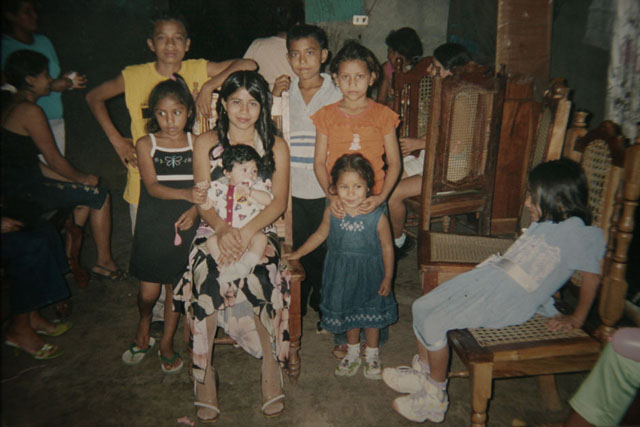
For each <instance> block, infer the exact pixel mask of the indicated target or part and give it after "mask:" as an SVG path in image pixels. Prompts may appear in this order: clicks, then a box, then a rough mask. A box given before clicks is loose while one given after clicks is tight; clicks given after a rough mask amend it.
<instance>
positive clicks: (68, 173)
mask: <svg viewBox="0 0 640 427" xmlns="http://www.w3.org/2000/svg"><path fill="white" fill-rule="evenodd" d="M13 114H19V115H21V116H22V117H21V123H22V124H23V128H24V131H26V132H27V134H29V136H30V137H31V138H32V139H33V142H34V143H35V144H36V147H38V150H40V152H41V153H42V155H43V156H44V158H45V160H46V161H47V164H48V165H49V166H48V167H49V168H50V169H51V170H52V171H54V172H55V173H57V174H59V175H61V176H63V177H64V178H66V179H68V180H69V181H72V182H79V183H82V184H89V185H95V183H97V179H96V178H95V177H92V176H91V175H88V174H85V173H82V172H80V171H78V170H77V169H76V168H74V167H73V166H72V165H71V163H69V161H68V160H67V159H65V158H64V157H62V154H60V151H59V150H58V147H57V146H56V142H55V139H54V138H53V134H52V133H51V128H50V127H49V122H48V121H47V118H46V116H45V115H44V112H43V111H42V109H41V108H40V107H38V106H37V105H35V104H31V103H23V104H22V105H20V106H19V107H18V108H16V110H15V111H14V113H13ZM43 173H44V171H43Z"/></svg>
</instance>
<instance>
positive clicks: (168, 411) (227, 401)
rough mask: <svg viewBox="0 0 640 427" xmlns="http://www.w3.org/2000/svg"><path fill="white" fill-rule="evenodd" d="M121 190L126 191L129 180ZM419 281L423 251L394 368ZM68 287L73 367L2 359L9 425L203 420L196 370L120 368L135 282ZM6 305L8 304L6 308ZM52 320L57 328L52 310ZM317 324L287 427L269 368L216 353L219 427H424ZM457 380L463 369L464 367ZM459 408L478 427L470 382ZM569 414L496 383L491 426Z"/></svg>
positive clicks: (118, 213) (462, 387)
mask: <svg viewBox="0 0 640 427" xmlns="http://www.w3.org/2000/svg"><path fill="white" fill-rule="evenodd" d="M110 179H111V181H112V182H113V184H114V187H116V188H117V187H118V186H119V184H121V183H123V179H124V175H120V174H116V175H114V176H112V177H111V178H110ZM120 188H122V187H120ZM114 193H115V194H114V196H115V197H114V202H115V203H114V223H115V225H116V226H115V227H114V232H113V243H114V255H115V257H116V260H117V261H118V263H119V264H120V265H121V266H127V265H128V259H129V251H130V242H131V239H130V234H129V233H130V232H129V219H128V211H127V208H126V205H125V204H124V202H123V201H122V199H121V198H120V197H119V194H118V193H117V191H114ZM94 256H95V255H94V249H93V242H92V240H91V238H90V237H88V238H87V244H86V245H85V248H84V252H83V261H84V264H85V265H87V266H90V265H91V263H92V261H93V259H94ZM417 277H418V274H417V269H416V253H415V249H413V251H412V252H411V253H409V255H408V256H407V257H406V258H404V259H403V260H401V261H400V263H399V267H398V278H397V280H396V282H395V293H396V298H397V300H398V304H399V308H400V310H399V311H400V320H399V321H398V323H396V324H395V325H393V326H392V327H391V331H390V339H389V342H388V343H387V344H386V345H385V346H384V347H383V348H382V351H381V357H382V361H383V363H384V364H385V365H386V366H395V365H400V364H407V363H409V362H410V360H411V358H412V356H413V354H414V352H415V344H414V342H415V341H414V338H413V333H412V330H411V310H410V307H411V303H412V301H413V300H415V299H416V298H417V297H419V296H420V289H419V285H418V280H417ZM69 286H70V288H71V290H72V293H73V298H72V300H73V314H72V316H71V320H72V321H73V324H74V327H73V329H72V330H71V331H70V332H68V333H67V334H66V335H64V336H61V337H58V338H50V341H51V342H54V343H55V344H58V345H60V346H61V347H63V348H64V350H65V354H64V355H63V356H62V357H60V358H58V359H55V360H51V361H46V362H40V361H35V360H33V359H31V358H30V357H29V356H28V355H27V354H25V353H15V352H14V350H13V349H11V348H9V347H7V346H3V348H2V425H4V426H171V425H178V424H177V422H176V419H177V418H180V417H182V416H185V415H186V416H188V417H190V418H191V419H193V420H196V417H195V410H194V407H193V386H192V384H191V383H190V381H189V377H188V374H187V370H186V369H184V370H183V371H182V372H180V373H179V374H178V375H165V374H163V373H162V371H161V370H160V362H159V360H158V358H157V357H156V356H155V354H153V355H151V354H150V355H149V356H148V357H147V359H145V360H144V361H143V362H142V363H141V364H140V365H138V366H134V367H131V366H126V365H124V364H123V363H122V362H121V360H120V355H121V354H122V352H123V351H124V350H125V349H126V348H127V346H128V345H129V343H130V342H131V341H132V339H133V336H134V332H135V326H136V322H137V317H138V314H137V309H136V293H137V283H136V281H135V280H134V279H130V280H128V281H124V282H108V281H92V282H91V283H90V284H89V287H87V288H86V289H78V288H77V287H76V285H75V283H73V279H72V278H70V279H69ZM5 294H6V292H5ZM3 301H4V302H5V303H6V298H3ZM5 313H6V311H5ZM44 313H45V314H46V315H48V316H49V317H53V316H54V314H53V312H52V310H50V309H49V310H44ZM316 320H317V318H316V317H315V313H313V312H311V313H310V314H308V315H307V317H306V318H305V319H304V336H303V339H302V349H301V357H302V373H301V375H300V379H299V381H298V383H297V385H296V386H293V385H291V384H290V383H289V382H288V381H287V380H286V379H285V393H286V410H285V412H284V413H283V415H282V416H280V417H278V418H273V419H266V418H264V417H263V416H262V415H261V413H260V410H259V409H260V399H261V396H260V361H259V360H256V359H254V358H252V357H251V356H249V355H247V354H246V353H244V352H243V351H242V350H240V349H237V348H233V347H231V346H219V347H218V348H216V353H215V359H216V360H215V361H216V366H217V369H218V372H219V376H220V390H219V396H220V409H221V411H222V414H221V416H220V418H219V422H218V424H219V425H238V426H245V425H247V426H248V425H251V426H255V425H265V426H269V425H287V426H374V425H376V426H378V425H380V426H386V425H412V424H413V423H411V422H409V421H406V420H404V419H403V418H401V417H400V416H398V415H397V414H396V413H395V412H394V411H393V409H392V408H391V402H392V401H393V399H394V398H395V397H397V396H398V395H397V394H396V393H395V392H393V391H392V390H391V389H389V388H387V387H386V386H385V385H384V384H383V383H382V382H381V381H371V380H367V379H365V378H364V377H363V376H362V375H361V374H359V375H357V376H355V377H353V378H338V377H335V376H334V375H333V370H334V368H335V365H336V362H337V361H336V360H335V359H334V358H333V356H332V355H331V348H332V342H331V337H330V336H329V335H319V334H317V333H316V332H315V329H314V325H315V323H316ZM175 343H176V349H177V350H178V351H180V352H181V353H182V354H186V351H185V344H184V340H183V333H182V329H181V328H179V329H178V333H177V335H176V339H175ZM453 368H454V369H456V368H459V363H458V361H457V360H456V359H455V358H454V360H453ZM583 377H584V374H573V375H564V376H560V377H559V380H558V384H559V391H560V396H561V398H562V399H563V400H565V401H566V400H567V399H568V398H569V397H570V395H571V393H572V392H573V391H574V390H575V389H576V388H577V386H578V384H579V383H580V381H581V379H582V378H583ZM449 396H450V400H451V405H450V408H449V412H448V414H447V417H446V420H445V422H444V424H443V425H446V426H461V425H466V424H468V420H469V414H470V395H469V381H468V380H466V379H453V380H451V382H450V385H449ZM568 410H569V409H568V406H567V405H566V404H565V405H564V407H563V409H562V411H560V412H548V411H546V410H545V409H544V408H543V407H542V404H541V401H540V396H539V393H538V389H537V383H536V380H535V379H533V378H526V379H517V380H501V381H496V382H495V386H494V396H493V400H492V401H491V404H490V410H489V423H490V425H496V426H509V425H512V422H513V420H514V419H520V420H523V421H525V422H526V423H527V425H541V424H546V423H550V422H557V421H560V420H563V419H564V418H565V417H566V416H567V414H568Z"/></svg>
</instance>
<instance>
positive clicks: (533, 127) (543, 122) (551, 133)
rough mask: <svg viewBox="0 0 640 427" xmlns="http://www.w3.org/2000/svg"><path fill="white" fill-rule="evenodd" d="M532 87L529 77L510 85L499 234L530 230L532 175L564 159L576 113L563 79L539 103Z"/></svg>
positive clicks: (500, 169) (498, 189)
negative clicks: (526, 204) (527, 203)
mask: <svg viewBox="0 0 640 427" xmlns="http://www.w3.org/2000/svg"><path fill="white" fill-rule="evenodd" d="M533 89H534V88H533V80H532V78H530V76H526V77H515V78H509V80H508V81H507V90H506V96H505V104H504V107H503V110H502V125H501V129H500V145H499V148H498V165H497V167H496V182H495V193H494V196H493V206H492V209H491V234H492V235H494V236H498V235H513V234H514V233H516V232H517V231H518V229H519V227H522V226H527V224H528V222H529V219H528V211H526V210H525V211H523V210H522V201H523V200H524V195H525V186H526V181H527V173H528V172H529V170H530V169H531V168H532V167H534V166H536V165H538V164H540V163H542V162H543V161H546V160H555V159H559V158H560V155H561V151H562V145H563V141H564V137H565V133H566V131H567V125H568V122H569V111H570V110H571V101H569V88H568V87H567V85H566V83H565V81H564V79H562V78H557V79H554V80H553V81H552V82H551V83H550V84H549V87H548V89H547V90H546V91H545V93H544V97H543V101H542V103H540V102H537V101H535V99H534V90H533ZM522 215H526V218H523V217H522Z"/></svg>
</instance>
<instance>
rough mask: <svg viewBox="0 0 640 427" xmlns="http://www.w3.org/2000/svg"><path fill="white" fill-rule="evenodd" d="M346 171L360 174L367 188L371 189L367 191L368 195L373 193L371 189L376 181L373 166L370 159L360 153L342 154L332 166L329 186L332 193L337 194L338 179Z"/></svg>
mask: <svg viewBox="0 0 640 427" xmlns="http://www.w3.org/2000/svg"><path fill="white" fill-rule="evenodd" d="M345 172H355V173H357V174H358V175H360V178H362V179H364V181H365V182H366V183H367V188H368V189H369V190H368V191H367V197H369V196H370V195H371V190H372V189H373V184H374V183H375V181H374V174H373V168H372V167H371V163H369V160H367V159H365V158H364V156H363V155H362V154H360V153H355V154H345V155H343V156H340V157H339V158H338V160H336V162H335V163H334V164H333V167H332V168H331V185H330V187H329V190H330V192H331V193H332V194H336V185H337V184H338V180H339V179H340V176H341V175H342V174H343V173H345Z"/></svg>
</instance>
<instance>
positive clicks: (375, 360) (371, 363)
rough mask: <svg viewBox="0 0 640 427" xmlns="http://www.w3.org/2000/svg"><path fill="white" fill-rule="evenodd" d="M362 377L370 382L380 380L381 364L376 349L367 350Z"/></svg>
mask: <svg viewBox="0 0 640 427" xmlns="http://www.w3.org/2000/svg"><path fill="white" fill-rule="evenodd" d="M364 377H365V378H368V379H370V380H379V379H381V378H382V362H380V355H379V354H378V349H377V348H367V349H366V350H365V358H364Z"/></svg>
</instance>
